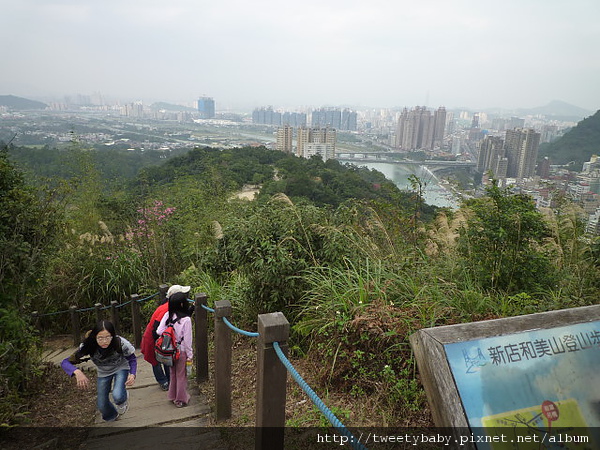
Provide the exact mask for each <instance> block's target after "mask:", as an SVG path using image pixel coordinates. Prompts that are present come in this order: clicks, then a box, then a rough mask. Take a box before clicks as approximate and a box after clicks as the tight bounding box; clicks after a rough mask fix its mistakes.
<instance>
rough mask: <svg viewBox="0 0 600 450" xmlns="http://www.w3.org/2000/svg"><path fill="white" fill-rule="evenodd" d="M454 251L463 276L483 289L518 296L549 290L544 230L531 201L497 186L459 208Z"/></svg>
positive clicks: (551, 273)
mask: <svg viewBox="0 0 600 450" xmlns="http://www.w3.org/2000/svg"><path fill="white" fill-rule="evenodd" d="M465 208H466V209H467V222H466V224H465V225H464V226H462V227H461V229H460V237H459V241H458V243H459V245H458V251H459V253H460V254H461V255H462V257H463V258H464V267H465V270H466V272H467V273H468V274H469V275H470V276H471V277H472V278H473V279H474V280H476V281H477V282H478V284H479V285H481V286H482V287H483V288H484V289H490V290H494V291H503V292H506V293H509V294H511V293H518V292H522V291H537V290H539V289H542V288H548V287H551V286H552V284H553V283H554V281H555V270H554V268H553V266H552V264H551V260H550V258H549V255H548V254H547V253H546V252H545V251H544V250H543V241H544V239H545V238H547V237H550V230H549V228H548V226H547V225H546V223H545V221H544V218H543V216H542V214H541V213H540V212H539V211H537V210H536V207H535V204H534V203H533V200H532V199H531V197H529V196H527V195H523V194H512V193H511V192H509V190H508V189H501V188H499V187H498V185H497V183H495V182H494V184H493V185H492V186H491V187H490V188H488V189H487V196H485V197H482V198H478V199H472V200H469V201H467V202H466V203H465Z"/></svg>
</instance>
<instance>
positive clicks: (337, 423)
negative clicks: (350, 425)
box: [273, 342, 367, 450]
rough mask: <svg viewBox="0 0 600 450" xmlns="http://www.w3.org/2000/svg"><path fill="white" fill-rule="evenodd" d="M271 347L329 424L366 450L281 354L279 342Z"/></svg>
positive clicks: (351, 442) (362, 449)
mask: <svg viewBox="0 0 600 450" xmlns="http://www.w3.org/2000/svg"><path fill="white" fill-rule="evenodd" d="M273 348H274V349H275V353H277V356H279V359H280V360H281V362H282V363H283V365H284V366H285V367H286V369H287V370H288V372H290V374H292V377H294V380H296V382H297V383H298V384H299V385H300V387H301V388H302V390H303V391H304V392H306V394H307V395H308V397H309V398H310V399H311V400H312V402H313V403H314V404H315V405H316V406H317V408H319V409H320V410H321V412H322V413H323V415H325V417H326V418H327V420H329V422H330V423H331V425H333V426H334V427H335V428H336V429H337V430H338V431H339V432H340V433H341V434H343V435H344V436H347V437H348V439H349V442H350V445H352V447H353V448H355V449H360V450H367V448H366V447H365V446H364V445H362V444H361V443H360V442H359V441H358V440H357V439H356V438H355V437H354V436H353V435H352V433H350V431H348V429H347V428H346V427H345V426H344V424H343V423H342V422H340V419H338V418H337V417H336V416H335V414H333V413H332V412H331V410H330V409H329V408H328V407H327V406H326V405H325V403H323V400H321V399H320V398H319V397H318V396H317V394H315V391H313V390H312V389H311V387H310V386H309V385H308V383H307V382H306V381H304V379H303V378H302V377H301V376H300V374H299V373H298V372H297V371H296V369H295V368H294V366H293V365H292V363H291V362H290V361H289V359H287V358H286V357H285V355H284V354H283V351H282V350H281V347H279V342H273Z"/></svg>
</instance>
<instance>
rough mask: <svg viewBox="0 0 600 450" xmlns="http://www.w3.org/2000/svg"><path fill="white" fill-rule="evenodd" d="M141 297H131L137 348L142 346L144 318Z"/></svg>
mask: <svg viewBox="0 0 600 450" xmlns="http://www.w3.org/2000/svg"><path fill="white" fill-rule="evenodd" d="M139 299H140V296H139V295H138V294H132V295H131V326H132V327H133V340H134V342H135V343H134V345H135V348H140V347H141V346H142V318H141V317H140V303H139V301H138V300H139Z"/></svg>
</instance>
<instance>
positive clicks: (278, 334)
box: [255, 312, 290, 450]
mask: <svg viewBox="0 0 600 450" xmlns="http://www.w3.org/2000/svg"><path fill="white" fill-rule="evenodd" d="M258 334H259V336H258V342H257V351H258V355H257V371H258V373H257V380H256V440H255V448H256V449H257V450H266V449H269V450H271V449H276V450H277V449H283V439H284V430H285V428H284V427H285V396H286V381H287V369H286V368H285V366H284V365H283V364H282V363H281V361H280V360H279V357H278V356H277V353H275V349H274V348H273V342H277V343H279V346H280V348H281V350H282V351H283V353H284V355H286V356H287V353H288V344H287V340H288V338H289V335H290V324H289V322H288V321H287V319H286V318H285V316H284V315H283V313H281V312H275V313H269V314H260V315H259V316H258Z"/></svg>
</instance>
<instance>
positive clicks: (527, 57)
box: [0, 0, 600, 111]
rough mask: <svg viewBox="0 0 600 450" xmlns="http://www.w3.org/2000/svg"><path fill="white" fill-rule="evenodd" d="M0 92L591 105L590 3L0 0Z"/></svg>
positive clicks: (596, 105) (278, 102)
mask: <svg viewBox="0 0 600 450" xmlns="http://www.w3.org/2000/svg"><path fill="white" fill-rule="evenodd" d="M0 42H2V45H1V46H0V61H2V64H1V66H0V95H7V94H13V95H19V96H24V97H28V98H41V97H42V96H49V95H54V96H57V97H61V96H64V95H65V94H78V93H79V94H85V95H91V94H93V93H95V92H99V93H101V94H102V95H104V96H105V97H107V98H109V99H112V100H116V99H123V100H143V101H144V102H152V101H168V102H173V103H185V102H187V103H190V104H192V103H193V102H194V100H195V99H197V98H198V97H199V96H201V95H208V96H211V97H213V98H214V99H215V102H216V106H217V110H218V111H219V110H224V109H239V108H248V109H249V108H253V107H256V106H263V105H273V106H275V107H285V108H290V109H291V108H294V107H300V106H316V107H318V106H343V105H348V106H355V107H358V106H373V107H396V106H414V105H426V106H429V107H432V108H437V107H438V106H442V105H443V106H446V107H448V108H452V107H457V106H467V107H471V108H480V109H483V108H487V107H495V106H498V107H503V108H514V107H535V106H542V105H545V104H547V103H548V102H550V101H552V100H562V101H565V102H568V103H571V104H573V105H576V106H579V107H582V108H586V109H588V110H590V111H596V110H598V109H600V1H599V0H568V1H567V0H503V1H493V2H492V1H489V0H479V1H475V0H410V1H406V0H361V1H356V0H305V1H301V2H290V1H285V0H277V1H276V0H211V1H206V0H162V1H155V0H0Z"/></svg>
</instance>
